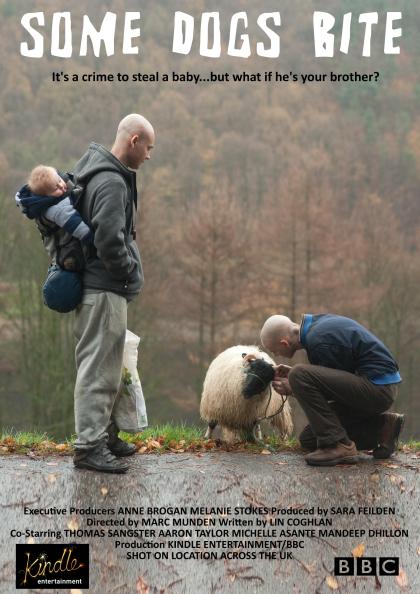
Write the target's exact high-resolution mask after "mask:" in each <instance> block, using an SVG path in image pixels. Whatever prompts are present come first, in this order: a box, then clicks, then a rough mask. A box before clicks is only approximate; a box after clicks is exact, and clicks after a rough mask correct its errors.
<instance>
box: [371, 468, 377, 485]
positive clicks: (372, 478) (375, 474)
mask: <svg viewBox="0 0 420 594" xmlns="http://www.w3.org/2000/svg"><path fill="white" fill-rule="evenodd" d="M370 480H371V481H374V482H375V483H377V482H379V472H378V471H377V470H374V471H373V472H371V474H370Z"/></svg>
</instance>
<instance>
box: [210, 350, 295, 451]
mask: <svg viewBox="0 0 420 594" xmlns="http://www.w3.org/2000/svg"><path fill="white" fill-rule="evenodd" d="M261 359H262V360H264V361H266V362H267V363H269V364H270V365H275V363H274V361H273V360H272V359H271V358H270V357H269V356H268V355H267V354H266V353H264V352H262V351H260V349H259V348H258V347H257V346H252V345H251V346H250V345H247V346H244V345H237V346H233V347H230V348H228V349H226V350H225V351H223V352H222V353H220V354H219V355H218V356H217V357H216V358H215V359H214V360H213V361H212V363H211V364H210V366H209V368H208V370H207V374H206V377H205V379H204V386H203V393H202V396H201V404H200V415H201V418H202V419H203V420H205V421H206V422H207V423H208V428H207V432H206V438H207V439H209V438H211V436H212V433H213V430H214V428H215V427H216V425H220V426H221V427H222V436H223V439H225V440H226V441H228V442H233V441H237V440H238V439H239V435H240V432H241V431H242V432H246V433H248V435H249V434H250V433H251V432H252V435H253V436H254V438H255V433H254V431H255V432H256V436H257V438H259V439H261V429H260V427H259V422H258V419H260V418H262V417H266V416H267V417H269V416H270V415H272V414H274V413H275V412H276V411H277V410H279V409H280V407H281V404H282V397H281V396H280V395H279V394H277V392H275V391H274V390H272V394H271V400H270V389H271V387H270V385H268V386H267V387H265V388H264V390H263V392H261V393H259V394H257V395H254V396H252V397H249V396H247V397H245V396H244V388H245V385H246V384H247V370H248V369H249V367H250V364H251V363H252V361H255V360H261ZM257 379H258V378H257ZM283 398H284V397H283ZM270 423H271V425H272V426H273V427H274V428H275V429H277V430H278V431H279V433H280V434H281V436H282V437H287V436H289V435H291V433H292V431H293V422H292V416H291V410H290V405H289V403H288V402H287V401H286V402H285V404H284V407H283V410H282V411H281V412H280V413H279V414H277V415H276V416H274V417H273V418H272V419H271V420H270Z"/></svg>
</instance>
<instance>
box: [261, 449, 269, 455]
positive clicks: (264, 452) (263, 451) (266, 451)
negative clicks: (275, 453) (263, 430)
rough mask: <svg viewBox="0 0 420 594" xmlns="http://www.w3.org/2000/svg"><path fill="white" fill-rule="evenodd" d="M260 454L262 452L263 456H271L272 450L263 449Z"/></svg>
mask: <svg viewBox="0 0 420 594" xmlns="http://www.w3.org/2000/svg"><path fill="white" fill-rule="evenodd" d="M260 454H262V455H263V456H270V455H271V452H270V450H261V452H260Z"/></svg>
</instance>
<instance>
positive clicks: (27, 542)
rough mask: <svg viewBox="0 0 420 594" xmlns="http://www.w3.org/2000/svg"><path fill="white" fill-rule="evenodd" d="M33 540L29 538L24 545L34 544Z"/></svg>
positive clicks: (31, 537)
mask: <svg viewBox="0 0 420 594" xmlns="http://www.w3.org/2000/svg"><path fill="white" fill-rule="evenodd" d="M34 542H35V539H34V537H33V536H30V537H29V538H28V539H27V540H26V544H34Z"/></svg>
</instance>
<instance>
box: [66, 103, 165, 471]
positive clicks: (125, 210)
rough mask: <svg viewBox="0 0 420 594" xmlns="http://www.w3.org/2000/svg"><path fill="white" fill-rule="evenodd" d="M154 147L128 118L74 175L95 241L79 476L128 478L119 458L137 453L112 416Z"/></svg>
mask: <svg viewBox="0 0 420 594" xmlns="http://www.w3.org/2000/svg"><path fill="white" fill-rule="evenodd" d="M154 143H155V133H154V130H153V127H152V125H151V124H150V122H148V121H147V120H146V118H144V117H143V116H141V115H139V114H130V115H128V116H126V117H125V118H124V119H123V120H122V121H121V122H120V124H119V126H118V130H117V134H116V138H115V141H114V144H113V146H112V149H111V150H110V151H109V150H107V149H106V148H105V147H103V146H101V145H99V144H96V143H91V145H90V146H89V148H88V150H87V151H86V153H85V154H84V155H83V157H82V158H81V159H80V161H79V162H78V163H77V164H76V166H75V168H74V175H75V181H76V182H77V183H80V184H81V185H82V186H84V187H85V192H84V194H83V197H82V199H81V201H80V204H79V205H78V209H79V211H80V213H81V215H82V217H83V219H84V221H85V222H86V223H87V224H88V225H89V226H90V227H91V229H92V230H93V231H94V236H95V238H94V246H93V247H92V248H91V249H90V251H89V253H88V254H86V266H85V269H84V272H83V285H84V295H83V300H82V303H81V304H80V306H79V307H78V308H77V311H76V318H75V336H76V340H77V344H76V368H77V378H76V385H75V391H74V410H75V425H76V434H77V439H76V443H75V457H74V464H75V466H76V467H77V468H86V469H89V470H97V471H100V472H113V473H124V472H126V471H127V470H128V468H129V467H128V465H127V463H126V462H124V461H123V460H121V458H123V457H125V456H130V455H131V454H134V452H135V446H134V445H131V444H128V443H126V442H124V441H123V440H121V439H119V437H118V431H119V429H118V427H117V426H116V423H115V421H114V418H113V408H114V404H115V400H116V397H117V393H118V389H119V386H120V381H121V370H122V360H123V351H124V342H125V334H126V329H127V303H128V302H129V301H131V300H132V299H134V297H136V296H137V295H138V293H139V292H140V290H141V287H142V285H143V271H142V266H141V261H140V254H139V250H138V247H137V244H136V241H135V239H136V211H137V185H136V173H135V171H136V170H137V169H138V168H139V167H140V166H141V165H142V163H144V162H145V161H147V160H148V159H150V153H151V150H152V149H153V147H154Z"/></svg>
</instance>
